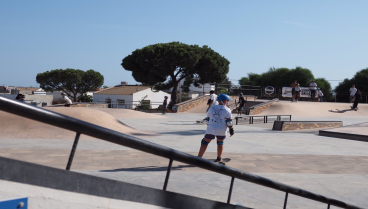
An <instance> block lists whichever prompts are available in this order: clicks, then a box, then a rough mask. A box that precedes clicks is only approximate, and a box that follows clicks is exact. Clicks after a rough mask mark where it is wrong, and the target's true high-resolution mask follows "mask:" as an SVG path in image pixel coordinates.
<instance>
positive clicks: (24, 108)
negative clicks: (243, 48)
mask: <svg viewBox="0 0 368 209" xmlns="http://www.w3.org/2000/svg"><path fill="white" fill-rule="evenodd" d="M0 110H2V111H6V112H9V113H12V114H15V115H19V116H22V117H26V118H30V119H33V120H36V121H39V122H43V123H46V124H49V125H53V126H57V127H60V128H64V129H67V130H70V131H75V132H76V133H77V134H76V140H75V142H74V144H73V149H74V148H76V143H77V142H78V139H79V136H80V134H85V135H88V136H92V137H95V138H99V139H102V140H105V141H108V142H112V143H115V144H119V145H123V146H126V147H130V148H133V149H137V150H140V151H143V152H147V153H151V154H154V155H158V156H161V157H165V158H168V159H169V166H168V171H167V174H166V178H165V184H164V190H166V187H167V184H168V180H169V176H170V171H171V165H172V162H173V160H175V161H179V162H182V163H185V164H189V165H194V166H197V167H200V168H203V169H206V170H210V171H213V172H216V173H220V174H223V175H227V176H230V177H231V178H232V179H233V178H237V179H241V180H244V181H248V182H252V183H255V184H258V185H262V186H265V187H269V188H273V189H276V190H279V191H283V192H286V197H285V202H284V208H286V203H287V195H288V194H289V193H290V194H294V195H297V196H300V197H304V198H307V199H311V200H315V201H318V202H322V203H326V204H327V205H328V208H329V207H330V205H334V206H337V207H341V208H348V209H361V208H360V207H358V206H354V205H350V204H347V203H345V202H342V201H340V200H336V199H331V198H327V197H325V196H322V195H318V194H315V193H312V192H309V191H306V190H303V189H299V188H297V187H293V186H289V185H286V184H283V183H279V182H276V181H273V180H270V179H267V178H264V177H261V176H257V175H254V174H251V173H247V172H245V171H242V170H239V169H235V168H231V167H228V166H224V165H221V164H219V163H215V162H211V161H209V160H206V159H203V158H199V157H196V156H193V155H190V154H187V153H184V152H180V151H177V150H175V149H172V148H168V147H165V146H162V145H158V144H155V143H153V142H149V141H146V140H143V139H139V138H137V137H133V136H130V135H127V134H123V133H120V132H117V131H113V130H110V129H107V128H103V127H101V126H97V125H94V124H91V123H88V122H85V121H82V120H78V119H76V118H72V117H69V116H66V115H62V114H59V113H56V112H52V111H49V110H46V109H43V108H39V107H34V106H31V105H28V104H25V103H23V102H18V101H15V100H11V99H7V98H5V97H1V96H0ZM74 151H75V149H74ZM72 154H73V155H74V152H73V150H72V153H71V156H70V158H69V161H68V167H69V169H70V166H71V162H72V159H73V157H72ZM231 182H232V183H231V187H230V191H229V196H228V201H227V202H228V203H230V197H231V190H232V184H233V180H232V181H231Z"/></svg>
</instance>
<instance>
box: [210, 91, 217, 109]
mask: <svg viewBox="0 0 368 209" xmlns="http://www.w3.org/2000/svg"><path fill="white" fill-rule="evenodd" d="M210 98H211V100H212V101H213V102H212V104H211V107H212V106H215V105H218V102H217V95H216V94H211V95H210Z"/></svg>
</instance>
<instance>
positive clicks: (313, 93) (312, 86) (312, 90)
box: [309, 80, 317, 99]
mask: <svg viewBox="0 0 368 209" xmlns="http://www.w3.org/2000/svg"><path fill="white" fill-rule="evenodd" d="M309 90H310V93H311V98H312V99H313V98H315V97H316V90H317V84H316V82H315V81H314V80H312V82H311V83H310V84H309Z"/></svg>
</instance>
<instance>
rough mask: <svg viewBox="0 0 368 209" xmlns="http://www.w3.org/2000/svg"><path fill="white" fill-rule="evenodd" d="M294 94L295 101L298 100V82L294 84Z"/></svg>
mask: <svg viewBox="0 0 368 209" xmlns="http://www.w3.org/2000/svg"><path fill="white" fill-rule="evenodd" d="M294 95H295V102H298V100H299V98H300V87H299V83H297V84H296V87H295V92H294Z"/></svg>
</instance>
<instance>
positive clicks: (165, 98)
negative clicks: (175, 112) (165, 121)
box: [162, 96, 168, 115]
mask: <svg viewBox="0 0 368 209" xmlns="http://www.w3.org/2000/svg"><path fill="white" fill-rule="evenodd" d="M167 98H168V97H167V96H165V97H164V102H163V103H162V107H163V110H162V114H163V115H165V114H166V112H167Z"/></svg>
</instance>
